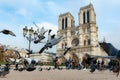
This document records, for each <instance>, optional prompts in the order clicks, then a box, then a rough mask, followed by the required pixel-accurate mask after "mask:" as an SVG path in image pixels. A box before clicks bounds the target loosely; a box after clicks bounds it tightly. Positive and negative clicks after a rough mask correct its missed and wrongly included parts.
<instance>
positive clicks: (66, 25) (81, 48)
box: [57, 4, 98, 57]
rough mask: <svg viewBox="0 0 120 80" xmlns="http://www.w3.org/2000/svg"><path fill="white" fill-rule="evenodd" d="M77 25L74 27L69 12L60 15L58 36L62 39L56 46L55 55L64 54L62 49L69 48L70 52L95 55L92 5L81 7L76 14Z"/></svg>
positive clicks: (95, 44)
mask: <svg viewBox="0 0 120 80" xmlns="http://www.w3.org/2000/svg"><path fill="white" fill-rule="evenodd" d="M78 19H79V20H78V22H79V25H78V26H75V21H74V17H73V16H72V14H71V13H70V12H67V13H64V14H61V15H60V16H59V19H58V32H57V34H58V35H59V36H62V37H64V38H63V39H62V41H60V42H59V43H58V44H57V54H62V53H63V52H64V47H65V46H68V47H71V51H70V52H72V53H73V52H74V53H76V54H77V55H78V57H79V56H80V54H84V53H88V54H95V53H96V52H95V51H96V46H97V45H98V27H97V26H96V14H95V11H94V8H93V5H92V4H89V5H87V6H84V7H81V8H80V10H79V13H78Z"/></svg>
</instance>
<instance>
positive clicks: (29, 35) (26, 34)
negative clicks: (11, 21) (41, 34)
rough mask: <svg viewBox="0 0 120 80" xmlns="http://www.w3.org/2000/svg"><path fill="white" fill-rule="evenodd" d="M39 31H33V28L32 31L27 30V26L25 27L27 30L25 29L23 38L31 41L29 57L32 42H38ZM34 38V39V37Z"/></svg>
mask: <svg viewBox="0 0 120 80" xmlns="http://www.w3.org/2000/svg"><path fill="white" fill-rule="evenodd" d="M37 35H38V33H37V31H35V30H33V27H31V28H30V29H28V28H27V26H25V28H23V36H24V37H25V38H26V39H27V40H28V41H29V46H28V50H29V53H28V56H29V54H30V51H31V50H30V46H31V42H32V41H33V40H36V38H37ZM32 36H34V37H32Z"/></svg>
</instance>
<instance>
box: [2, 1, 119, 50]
mask: <svg viewBox="0 0 120 80" xmlns="http://www.w3.org/2000/svg"><path fill="white" fill-rule="evenodd" d="M90 2H91V3H92V4H93V6H94V9H95V12H96V19H97V26H98V31H99V33H98V34H99V41H102V40H103V37H105V38H106V41H107V42H110V43H112V44H113V45H114V46H115V47H116V48H118V49H120V48H119V47H120V37H119V34H120V31H119V30H120V22H119V21H120V16H119V14H120V0H0V30H2V29H9V30H12V31H13V32H14V33H15V34H16V35H17V36H16V37H12V36H7V35H4V34H0V43H2V44H5V45H11V46H12V47H16V46H17V47H18V48H28V41H27V40H26V39H24V38H23V35H22V29H23V27H24V26H28V27H29V28H30V27H31V26H32V27H34V29H36V27H35V26H34V25H33V23H32V22H36V24H37V25H38V26H39V27H42V26H45V28H52V29H53V33H54V32H56V31H57V28H58V27H57V26H58V16H59V15H60V14H62V13H65V12H70V13H71V14H72V15H73V16H74V18H75V24H76V25H78V12H79V9H80V8H81V7H83V6H85V5H88V4H89V3H90ZM41 46H43V44H36V45H34V44H33V43H32V46H31V48H32V49H33V50H34V51H39V50H40V48H41ZM50 51H55V47H54V48H53V49H50Z"/></svg>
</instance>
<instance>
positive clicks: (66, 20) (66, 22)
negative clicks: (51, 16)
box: [65, 17, 68, 28]
mask: <svg viewBox="0 0 120 80" xmlns="http://www.w3.org/2000/svg"><path fill="white" fill-rule="evenodd" d="M67 24H68V19H67V17H66V18H65V28H67Z"/></svg>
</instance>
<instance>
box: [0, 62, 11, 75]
mask: <svg viewBox="0 0 120 80" xmlns="http://www.w3.org/2000/svg"><path fill="white" fill-rule="evenodd" d="M9 66H10V65H9V64H6V65H5V67H3V68H1V69H0V77H5V76H6V75H7V74H9V73H10V68H9Z"/></svg>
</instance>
